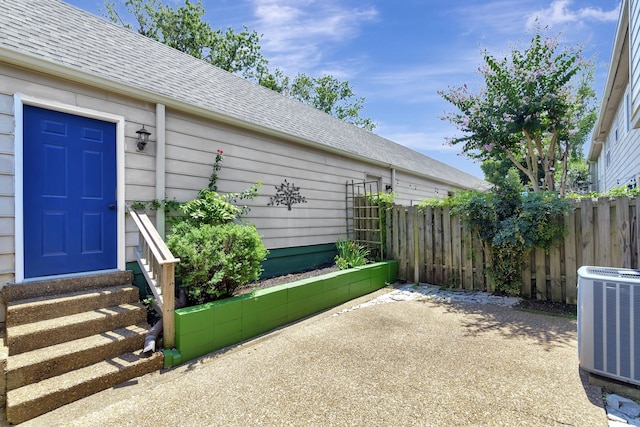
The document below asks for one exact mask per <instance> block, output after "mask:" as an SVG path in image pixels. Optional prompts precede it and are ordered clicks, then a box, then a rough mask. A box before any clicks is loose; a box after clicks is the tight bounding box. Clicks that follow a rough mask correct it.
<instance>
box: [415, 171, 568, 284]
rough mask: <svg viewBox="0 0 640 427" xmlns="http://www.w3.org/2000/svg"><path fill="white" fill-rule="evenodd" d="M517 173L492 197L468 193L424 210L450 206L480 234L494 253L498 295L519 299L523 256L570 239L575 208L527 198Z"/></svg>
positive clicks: (547, 197)
mask: <svg viewBox="0 0 640 427" xmlns="http://www.w3.org/2000/svg"><path fill="white" fill-rule="evenodd" d="M522 190H523V188H522V185H521V184H520V181H519V178H518V175H517V171H516V170H515V169H512V170H510V171H509V173H508V175H507V176H506V177H505V178H504V179H503V180H502V181H501V182H499V185H496V186H495V187H494V188H493V189H492V190H491V191H488V192H486V193H479V192H475V191H464V192H459V193H456V194H455V195H454V196H453V197H447V198H445V199H441V200H436V201H425V202H422V203H421V204H420V206H421V207H423V208H424V207H426V206H438V205H446V206H450V207H451V213H452V214H454V215H455V214H457V215H460V218H461V220H462V221H464V222H466V223H467V224H469V226H470V227H471V228H472V229H473V230H474V231H475V232H477V233H478V235H479V236H480V238H481V239H482V241H483V242H484V244H485V245H487V246H489V247H491V248H492V250H493V265H491V266H490V272H491V274H492V276H493V278H494V279H495V284H496V290H497V291H499V292H503V293H507V294H510V295H517V294H519V293H520V288H521V277H520V274H521V268H522V263H523V260H524V256H525V255H526V254H528V253H529V251H531V250H532V249H533V248H534V247H538V248H543V249H545V250H546V249H549V248H550V247H551V245H553V244H554V243H555V242H557V241H559V240H561V239H562V238H564V237H565V234H566V230H565V223H564V215H565V214H567V213H569V212H570V211H571V209H572V206H571V204H570V203H569V202H568V201H567V200H565V199H562V198H559V197H558V195H557V194H556V193H553V192H548V191H540V192H534V193H524V192H523V191H522Z"/></svg>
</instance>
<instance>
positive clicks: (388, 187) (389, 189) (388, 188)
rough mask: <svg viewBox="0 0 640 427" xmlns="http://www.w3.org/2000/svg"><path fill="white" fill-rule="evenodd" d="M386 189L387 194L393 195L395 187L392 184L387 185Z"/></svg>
mask: <svg viewBox="0 0 640 427" xmlns="http://www.w3.org/2000/svg"><path fill="white" fill-rule="evenodd" d="M384 189H385V190H386V191H387V193H391V192H392V191H393V186H392V185H391V184H387V185H385V187H384Z"/></svg>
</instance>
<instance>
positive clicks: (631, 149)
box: [598, 85, 640, 191]
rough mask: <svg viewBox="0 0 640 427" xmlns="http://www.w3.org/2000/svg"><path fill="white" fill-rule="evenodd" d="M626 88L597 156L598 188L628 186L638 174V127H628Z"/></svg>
mask: <svg viewBox="0 0 640 427" xmlns="http://www.w3.org/2000/svg"><path fill="white" fill-rule="evenodd" d="M630 90H631V88H630V85H628V86H627V90H626V91H625V95H624V96H623V97H622V101H621V102H620V104H619V105H618V108H617V111H616V115H615V118H614V120H613V123H612V125H611V129H610V131H609V134H608V135H607V139H606V141H605V143H604V146H603V149H602V152H601V154H600V158H599V159H598V160H599V161H598V171H599V174H600V175H599V177H598V178H599V179H598V181H599V184H600V185H599V190H600V191H606V190H609V189H611V188H613V187H620V186H622V185H628V184H629V183H630V182H631V181H632V180H633V179H634V178H635V179H636V180H637V179H638V175H639V174H640V130H636V129H632V128H631V127H630V123H629V120H628V118H629V115H628V112H627V103H626V99H627V96H629V94H630ZM607 157H608V158H609V159H608V160H609V161H608V162H607Z"/></svg>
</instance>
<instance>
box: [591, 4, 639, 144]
mask: <svg viewBox="0 0 640 427" xmlns="http://www.w3.org/2000/svg"><path fill="white" fill-rule="evenodd" d="M628 29H629V5H628V0H622V3H621V5H620V17H619V18H618V26H617V28H616V36H615V39H614V44H613V49H612V51H611V60H610V62H609V71H608V72H607V80H606V83H605V87H604V91H603V93H602V100H601V102H600V112H599V114H598V120H597V121H596V124H595V126H594V128H593V130H594V131H593V136H592V142H593V143H596V142H597V143H603V142H604V139H603V136H602V135H603V134H604V135H606V134H608V133H609V130H610V125H609V126H608V127H607V128H606V129H605V128H604V126H605V123H606V122H607V121H609V122H610V120H609V118H610V116H611V115H613V114H615V112H612V111H611V109H609V108H607V107H608V106H609V105H610V104H612V103H613V104H614V105H617V104H618V103H619V102H620V99H622V96H621V95H620V94H619V93H617V94H615V95H614V92H615V91H614V88H615V86H616V83H619V81H618V80H619V76H620V74H619V73H618V70H619V68H620V61H621V58H622V55H623V54H624V52H623V47H624V45H625V38H626V34H627V32H628ZM627 78H628V77H627ZM612 96H613V97H612ZM589 153H590V154H591V150H589ZM598 154H599V153H598Z"/></svg>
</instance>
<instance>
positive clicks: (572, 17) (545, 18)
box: [527, 0, 620, 28]
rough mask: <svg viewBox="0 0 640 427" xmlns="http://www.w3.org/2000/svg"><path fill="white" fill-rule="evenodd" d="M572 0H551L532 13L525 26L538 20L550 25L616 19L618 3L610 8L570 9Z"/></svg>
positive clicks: (531, 24)
mask: <svg viewBox="0 0 640 427" xmlns="http://www.w3.org/2000/svg"><path fill="white" fill-rule="evenodd" d="M572 5H573V1H572V0H553V1H552V2H551V4H550V5H549V7H547V8H546V9H541V10H538V11H536V12H534V13H532V14H531V15H530V16H529V18H528V20H527V27H529V28H531V27H532V26H534V25H535V22H536V20H538V21H539V22H540V23H541V24H543V25H549V26H550V27H552V26H554V25H559V24H568V23H573V24H583V23H585V22H586V21H601V22H612V21H614V22H615V21H617V19H618V14H619V10H620V5H618V6H617V7H615V8H614V9H612V10H602V9H601V8H599V7H598V8H596V7H590V6H588V7H583V8H577V9H572V8H571V6H572Z"/></svg>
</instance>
